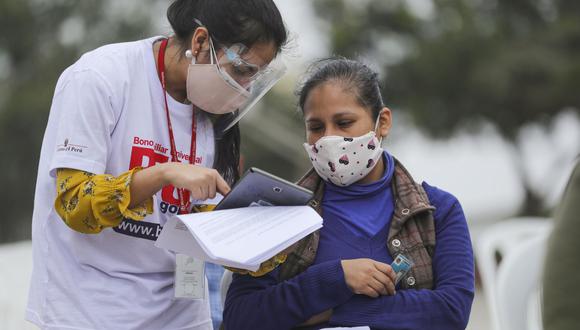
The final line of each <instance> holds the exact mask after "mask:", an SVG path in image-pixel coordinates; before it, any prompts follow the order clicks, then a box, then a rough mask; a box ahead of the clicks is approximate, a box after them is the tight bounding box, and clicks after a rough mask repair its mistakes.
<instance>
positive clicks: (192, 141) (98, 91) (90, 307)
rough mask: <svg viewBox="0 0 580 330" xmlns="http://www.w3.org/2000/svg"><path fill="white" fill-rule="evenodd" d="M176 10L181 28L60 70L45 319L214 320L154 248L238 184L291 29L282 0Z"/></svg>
mask: <svg viewBox="0 0 580 330" xmlns="http://www.w3.org/2000/svg"><path fill="white" fill-rule="evenodd" d="M167 18H168V20H169V23H170V24H171V26H172V28H173V34H172V35H171V36H170V37H153V38H148V39H145V40H140V41H135V42H127V43H121V44H113V45H107V46H104V47H101V48H98V49H96V50H93V51H91V52H88V53H86V54H84V55H83V56H82V57H81V58H80V59H79V60H78V61H77V62H76V63H74V64H73V65H72V66H70V67H69V68H68V69H66V70H65V71H64V72H63V74H62V75H61V77H60V78H59V81H58V83H57V86H56V90H55V93H54V98H53V102H52V106H51V110H50V117H49V120H48V126H47V129H46V132H45V136H44V141H43V146H42V151H41V160H40V164H39V171H38V178H37V187H36V195H35V206H34V215H33V226H32V231H33V232H32V237H33V258H34V270H33V275H32V280H31V288H30V296H29V302H28V307H27V312H26V316H27V319H28V320H30V321H31V322H33V323H35V324H37V325H38V326H39V327H41V328H46V329H49V328H50V329H61V328H66V329H119V328H122V329H211V328H212V326H211V320H210V315H209V304H208V298H207V294H206V295H205V298H203V297H202V298H201V299H185V298H176V297H175V292H176V290H177V285H176V284H175V283H176V280H175V274H176V256H175V255H174V254H173V253H170V252H168V251H166V250H162V249H159V248H157V247H155V246H154V243H155V240H156V238H157V236H158V235H159V233H160V231H161V228H162V226H163V225H164V224H165V223H166V221H167V219H168V218H169V217H171V216H172V215H174V214H177V213H189V212H192V207H193V206H192V205H193V204H195V203H196V202H202V201H204V200H206V199H210V198H214V197H216V194H218V193H221V194H227V193H228V192H229V190H230V188H229V187H230V185H231V184H232V183H234V182H235V181H236V180H237V179H238V176H239V173H238V165H239V154H240V149H239V148H240V133H239V129H238V126H237V121H238V120H239V119H240V118H241V116H242V115H243V114H244V113H245V112H246V111H248V109H249V108H250V107H251V106H252V105H253V104H254V103H255V102H256V101H257V99H258V98H259V97H260V96H262V95H263V94H264V93H265V92H266V91H267V90H268V89H269V88H270V87H272V85H273V84H274V83H275V82H276V81H277V80H278V79H279V78H280V76H281V75H282V74H283V72H284V68H283V66H282V65H280V64H279V63H278V59H277V55H278V54H279V53H280V51H281V48H282V47H283V46H284V44H285V42H286V38H287V34H286V30H285V27H284V24H283V21H282V18H281V16H280V13H279V11H278V9H277V8H276V6H275V4H274V3H273V2H272V1H271V0H249V1H236V0H176V1H174V2H173V3H172V4H171V5H170V7H169V9H168V11H167ZM196 281H197V283H198V284H199V285H201V287H202V288H203V282H204V279H203V278H198V279H197V280H196ZM200 283H201V284H200ZM202 292H203V290H202ZM202 296H203V294H202ZM198 298H199V297H198Z"/></svg>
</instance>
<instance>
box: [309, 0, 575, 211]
mask: <svg viewBox="0 0 580 330" xmlns="http://www.w3.org/2000/svg"><path fill="white" fill-rule="evenodd" d="M314 5H315V9H316V11H317V13H318V15H319V16H320V17H322V18H323V19H324V20H325V21H327V22H328V23H330V24H329V31H330V40H331V47H332V49H333V52H334V53H335V54H338V55H343V56H346V57H350V58H356V57H357V56H360V55H362V56H364V57H365V58H367V59H372V61H375V62H376V63H373V64H376V65H377V66H378V67H380V68H381V69H382V71H383V73H384V75H383V77H385V81H386V86H385V88H384V90H383V95H385V98H386V100H387V103H388V104H389V106H392V107H395V108H401V109H403V110H404V111H406V112H408V114H409V116H410V117H411V119H412V120H413V122H414V123H415V124H417V125H418V127H420V128H422V129H424V130H425V131H426V132H427V133H429V134H431V135H432V136H433V137H437V138H445V137H449V136H450V135H452V134H454V133H456V132H457V131H458V130H464V131H473V130H475V129H477V128H478V127H480V124H481V123H482V122H490V123H492V124H493V125H495V127H496V128H497V129H498V131H499V132H500V134H501V135H502V136H503V137H504V138H505V140H506V141H507V142H508V143H510V145H511V146H512V147H513V152H512V154H513V155H514V164H515V165H516V166H517V172H518V173H519V174H520V175H521V182H522V186H523V188H524V190H525V200H524V202H523V205H522V207H521V211H520V213H521V214H528V215H535V214H542V213H543V212H545V210H544V208H545V207H544V205H543V203H542V195H541V194H540V193H539V192H538V191H536V190H534V189H533V187H532V185H531V182H530V179H529V177H528V174H527V170H526V166H525V164H524V160H523V156H522V148H521V146H522V141H521V139H522V138H521V136H520V131H521V129H522V128H523V127H525V126H526V125H528V124H532V123H539V124H541V125H543V126H545V127H546V126H547V125H548V124H550V122H551V121H552V120H553V119H554V118H555V117H556V115H557V114H559V113H560V112H562V111H564V110H570V109H573V111H575V112H576V113H578V109H579V108H580V93H578V92H577V88H578V86H579V85H580V25H579V22H580V2H578V1H575V0H511V1H485V0H416V1H409V0H407V1H404V0H391V1H384V0H364V1H358V0H320V1H316V2H314ZM332 22H341V23H340V24H332ZM537 157H542V155H537Z"/></svg>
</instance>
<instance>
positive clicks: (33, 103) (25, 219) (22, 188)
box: [0, 0, 152, 242]
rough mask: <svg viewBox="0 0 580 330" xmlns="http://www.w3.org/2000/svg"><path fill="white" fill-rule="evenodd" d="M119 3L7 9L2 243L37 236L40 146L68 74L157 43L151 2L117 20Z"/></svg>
mask: <svg viewBox="0 0 580 330" xmlns="http://www.w3.org/2000/svg"><path fill="white" fill-rule="evenodd" d="M113 3H114V2H113V1H98V0H90V1H88V0H87V1H72V0H60V1H41V0H36V1H33V0H3V1H1V2H0V31H2V32H0V33H1V34H0V159H1V161H0V184H1V186H2V189H0V205H1V208H2V217H0V226H1V227H2V230H0V242H2V241H11V240H18V239H23V238H27V237H29V236H30V219H31V217H30V216H31V214H32V207H33V196H34V184H35V179H36V172H37V166H38V161H39V156H40V146H41V142H42V136H43V133H44V130H45V127H46V122H47V119H48V113H49V109H50V103H51V99H52V94H53V91H54V87H55V85H56V81H57V79H58V77H59V75H60V73H61V72H62V71H63V70H64V69H65V68H66V67H67V66H69V65H71V64H72V63H74V62H75V61H76V59H77V58H78V57H79V56H80V54H82V53H83V52H85V51H87V50H90V49H93V48H96V47H98V46H101V45H103V44H106V43H111V42H117V41H128V40H134V39H138V38H142V37H144V36H147V35H149V32H150V31H149V26H150V18H149V16H148V5H149V4H151V3H152V1H151V0H148V1H140V2H138V3H135V5H134V8H131V7H127V8H128V10H131V13H132V14H131V15H115V12H114V11H113V10H111V8H112V5H114V4H113ZM123 3H124V5H125V6H129V4H128V2H123ZM117 6H119V4H118V3H117ZM2 68H5V70H2ZM24 224H25V225H24Z"/></svg>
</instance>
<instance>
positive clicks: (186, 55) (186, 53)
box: [185, 49, 197, 64]
mask: <svg viewBox="0 0 580 330" xmlns="http://www.w3.org/2000/svg"><path fill="white" fill-rule="evenodd" d="M195 56H197V50H196V51H195ZM185 57H186V58H188V59H190V60H191V64H195V63H196V60H195V57H194V56H193V54H192V53H191V50H190V49H188V50H186V51H185Z"/></svg>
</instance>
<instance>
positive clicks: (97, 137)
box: [50, 68, 122, 176]
mask: <svg viewBox="0 0 580 330" xmlns="http://www.w3.org/2000/svg"><path fill="white" fill-rule="evenodd" d="M117 99H118V97H116V96H115V94H114V93H113V88H112V87H111V85H110V84H109V83H108V82H107V80H106V79H105V78H104V77H103V76H102V75H101V74H100V73H99V72H97V71H95V70H92V69H88V68H85V69H76V70H73V71H70V72H67V73H66V75H63V77H61V81H59V84H58V87H57V90H56V91H55V95H54V98H53V102H52V106H51V113H57V114H58V117H57V124H56V126H57V129H56V132H57V133H56V140H55V141H56V142H55V145H54V146H53V147H54V150H55V152H54V155H53V157H52V159H51V164H50V171H51V172H50V173H51V175H53V176H54V175H55V174H54V173H55V172H54V171H55V170H56V169H57V168H71V169H77V170H81V171H86V172H89V173H94V174H103V173H104V172H105V169H106V165H107V160H108V155H109V152H110V150H111V135H112V133H113V130H114V129H115V125H116V124H117V119H118V117H119V115H120V108H122V106H121V105H120V104H119V103H118V102H117V101H116V100H117Z"/></svg>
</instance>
